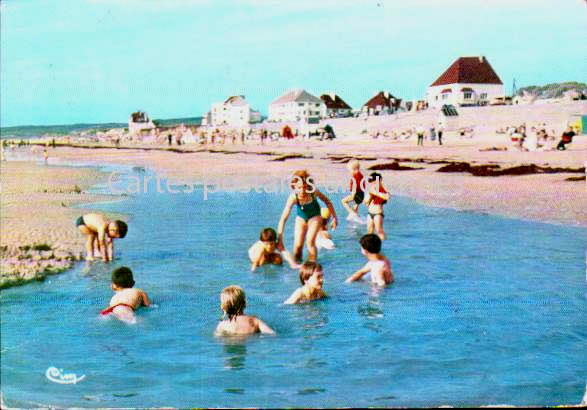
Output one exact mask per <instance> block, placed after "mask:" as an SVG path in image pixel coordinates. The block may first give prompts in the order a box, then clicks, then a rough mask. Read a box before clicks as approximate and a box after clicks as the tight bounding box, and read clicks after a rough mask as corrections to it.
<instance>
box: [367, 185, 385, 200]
mask: <svg viewBox="0 0 587 410" xmlns="http://www.w3.org/2000/svg"><path fill="white" fill-rule="evenodd" d="M369 194H370V195H371V196H377V197H379V198H381V199H383V200H385V201H389V192H379V191H377V190H376V189H375V187H373V188H372V189H371V191H370V192H369Z"/></svg>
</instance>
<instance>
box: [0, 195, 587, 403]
mask: <svg viewBox="0 0 587 410" xmlns="http://www.w3.org/2000/svg"><path fill="white" fill-rule="evenodd" d="M153 191H154V190H151V192H153ZM339 198H340V196H334V197H333V199H335V200H336V201H337V202H336V203H337V204H339V203H340V202H338V200H339ZM284 200H285V194H256V193H250V194H243V193H216V194H213V195H210V197H209V199H208V200H207V201H204V200H203V199H202V191H201V190H199V189H197V190H196V191H195V192H194V193H193V194H190V195H186V194H180V195H172V194H152V193H149V194H146V195H137V196H134V197H132V198H129V199H128V200H126V201H123V202H116V203H109V204H98V205H95V206H96V207H97V208H99V209H102V210H107V211H120V212H126V213H128V214H129V215H130V223H129V226H130V229H129V234H128V236H127V238H126V239H123V240H120V241H117V243H116V252H117V256H119V259H118V260H117V261H116V262H115V264H114V265H113V266H105V265H104V264H100V263H97V264H94V265H92V266H91V267H89V268H88V267H86V266H85V265H83V264H81V265H79V266H77V267H76V268H75V269H72V270H71V271H69V272H67V273H65V274H62V275H58V276H54V277H51V278H49V279H47V280H46V281H45V282H43V283H33V284H30V285H27V286H24V287H19V288H12V289H8V290H5V291H2V292H1V294H0V300H1V314H2V315H1V330H2V338H1V352H2V364H1V370H2V374H1V382H2V393H3V396H4V400H5V402H6V404H7V405H13V406H22V407H31V406H35V405H52V406H81V407H135V406H141V407H151V406H176V407H188V406H201V407H218V406H221V407H225V406H228V407H238V406H255V407H290V406H311V407H316V406H328V407H342V406H377V407H381V406H438V405H443V404H451V405H480V404H500V403H509V404H518V405H521V404H531V405H554V404H560V403H578V402H580V401H581V398H582V396H583V393H584V390H585V374H586V370H587V363H586V359H585V347H586V346H585V345H586V343H585V342H586V340H587V325H586V322H585V313H586V306H587V303H586V301H585V243H586V239H587V234H586V230H585V229H578V228H571V227H563V226H555V225H548V224H540V223H532V222H523V221H518V220H512V219H505V218H499V217H494V216H487V215H482V214H476V213H467V212H456V211H452V210H446V209H438V208H429V207H424V206H421V205H418V204H416V203H415V202H414V201H412V200H409V199H406V198H401V197H395V198H394V199H393V201H392V202H391V203H390V204H388V205H387V207H386V215H387V216H386V219H385V227H386V229H387V231H388V233H389V240H388V241H386V242H385V244H384V253H385V254H386V255H388V256H389V257H390V259H391V260H392V263H393V268H394V271H395V276H396V282H395V283H394V284H393V285H392V286H391V287H389V288H387V289H384V290H375V289H373V288H371V286H370V285H369V284H367V283H357V284H352V285H347V284H344V283H343V281H344V279H345V278H346V277H347V276H348V275H350V274H351V273H352V272H353V271H354V270H355V269H357V268H358V267H360V266H362V264H363V263H364V259H363V257H362V255H361V253H360V250H359V245H358V239H359V238H360V236H361V234H362V228H357V227H353V226H350V225H349V224H348V223H347V222H346V221H341V226H340V227H339V229H337V231H335V232H334V234H333V238H334V241H335V243H336V245H337V247H338V249H337V250H335V251H332V252H322V253H321V254H320V258H319V259H320V262H321V263H322V264H323V266H324V272H325V274H324V279H325V285H324V286H325V290H326V291H327V293H328V294H329V295H330V298H329V299H328V300H326V301H322V302H317V303H312V304H306V305H301V306H283V305H282V304H281V303H282V302H283V301H284V300H285V299H286V298H287V297H288V296H289V295H290V293H291V292H292V291H293V290H294V289H295V288H296V287H297V286H298V285H299V281H298V278H297V273H296V272H294V271H292V270H289V269H287V268H279V267H265V268H261V269H259V270H258V271H257V272H255V273H251V272H250V271H249V263H248V261H247V258H246V253H247V248H248V246H249V245H250V244H251V243H252V242H253V241H254V240H255V239H256V238H257V237H258V233H259V230H260V228H262V227H265V226H271V225H272V226H275V225H276V224H277V221H278V218H279V215H280V212H281V209H282V206H283V203H284ZM337 210H339V212H340V213H342V209H341V207H340V206H338V205H337ZM341 219H344V218H341ZM72 223H73V221H72ZM292 231H293V223H292V221H291V220H290V221H289V223H288V227H287V229H286V237H287V241H286V245H289V246H290V247H291V239H292ZM80 241H81V238H80ZM118 265H128V266H130V267H131V268H132V269H133V271H134V272H135V280H136V282H137V286H138V287H141V288H143V289H144V290H146V291H147V292H148V293H149V295H150V296H151V298H152V300H153V301H154V303H155V304H156V305H157V307H155V308H150V309H142V310H140V311H139V313H138V317H139V323H138V324H136V325H134V326H131V325H125V324H123V323H121V322H118V321H116V320H114V319H106V320H104V319H101V318H99V316H98V312H99V311H100V309H102V308H103V307H105V306H107V304H108V301H109V299H110V297H111V296H112V292H111V290H110V285H109V279H110V271H111V269H112V268H113V267H114V266H118ZM230 284H238V285H240V286H242V287H243V288H244V289H245V291H246V292H247V300H248V308H247V312H248V313H250V314H255V315H258V316H259V317H261V318H263V320H265V321H266V322H267V323H268V324H269V325H270V326H272V327H273V328H274V329H275V330H276V331H277V336H275V337H271V336H253V337H250V338H248V339H246V340H238V339H237V340H231V339H226V340H220V339H217V338H214V337H213V335H212V334H213V330H214V328H215V326H216V324H217V322H218V319H219V317H220V314H221V312H220V310H219V293H220V290H221V289H222V288H223V287H225V286H227V285H230ZM51 366H55V367H57V368H60V369H63V370H64V373H75V374H76V375H77V376H78V377H79V376H81V375H85V376H86V377H85V379H84V380H82V381H80V382H79V383H77V384H71V385H63V384H56V383H53V382H50V381H49V380H48V379H47V378H46V377H45V372H46V370H47V368H49V367H51Z"/></svg>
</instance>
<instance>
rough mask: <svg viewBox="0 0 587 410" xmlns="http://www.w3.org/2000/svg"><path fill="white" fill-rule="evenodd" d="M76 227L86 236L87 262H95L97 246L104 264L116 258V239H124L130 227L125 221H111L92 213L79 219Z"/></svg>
mask: <svg viewBox="0 0 587 410" xmlns="http://www.w3.org/2000/svg"><path fill="white" fill-rule="evenodd" d="M75 226H77V227H78V229H79V231H80V232H81V233H82V234H84V235H86V251H87V253H88V255H87V256H86V260H88V261H93V260H95V259H94V245H97V248H98V250H99V252H100V253H101V254H102V259H103V260H104V262H108V261H111V260H112V259H113V258H114V245H113V239H114V238H124V237H125V236H126V232H127V231H128V225H127V224H126V223H125V222H123V221H109V220H107V219H106V218H105V217H104V215H102V214H96V213H90V214H85V215H82V216H80V217H79V218H77V220H76V221H75Z"/></svg>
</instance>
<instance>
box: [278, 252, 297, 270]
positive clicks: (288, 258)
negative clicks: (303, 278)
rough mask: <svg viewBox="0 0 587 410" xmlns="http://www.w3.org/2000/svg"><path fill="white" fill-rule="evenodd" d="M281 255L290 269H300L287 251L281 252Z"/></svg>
mask: <svg viewBox="0 0 587 410" xmlns="http://www.w3.org/2000/svg"><path fill="white" fill-rule="evenodd" d="M281 255H282V256H283V259H285V261H286V262H287V263H288V265H289V267H290V268H292V269H299V268H300V267H301V265H300V264H299V263H297V262H296V260H295V259H294V257H293V255H292V254H291V252H289V251H288V250H287V249H283V251H281Z"/></svg>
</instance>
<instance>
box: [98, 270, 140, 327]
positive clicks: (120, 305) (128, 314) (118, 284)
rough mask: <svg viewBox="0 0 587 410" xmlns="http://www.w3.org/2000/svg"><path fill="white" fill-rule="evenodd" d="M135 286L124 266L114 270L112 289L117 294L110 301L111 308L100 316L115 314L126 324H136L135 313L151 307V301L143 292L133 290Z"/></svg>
mask: <svg viewBox="0 0 587 410" xmlns="http://www.w3.org/2000/svg"><path fill="white" fill-rule="evenodd" d="M134 285H135V281H134V278H133V275H132V271H131V270H130V269H129V268H127V267H126V266H122V267H120V268H118V269H116V270H114V272H112V285H111V287H112V290H113V291H114V292H115V293H114V296H112V299H110V307H108V308H107V309H104V310H103V311H102V312H101V313H100V314H101V315H103V316H107V315H110V314H113V315H114V316H116V317H117V318H118V319H120V320H122V321H124V322H127V323H135V322H136V318H135V315H134V311H135V310H137V309H138V308H139V307H141V306H150V305H151V301H150V300H149V297H148V296H147V294H146V293H145V292H144V291H143V290H141V289H137V288H133V286H134Z"/></svg>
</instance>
